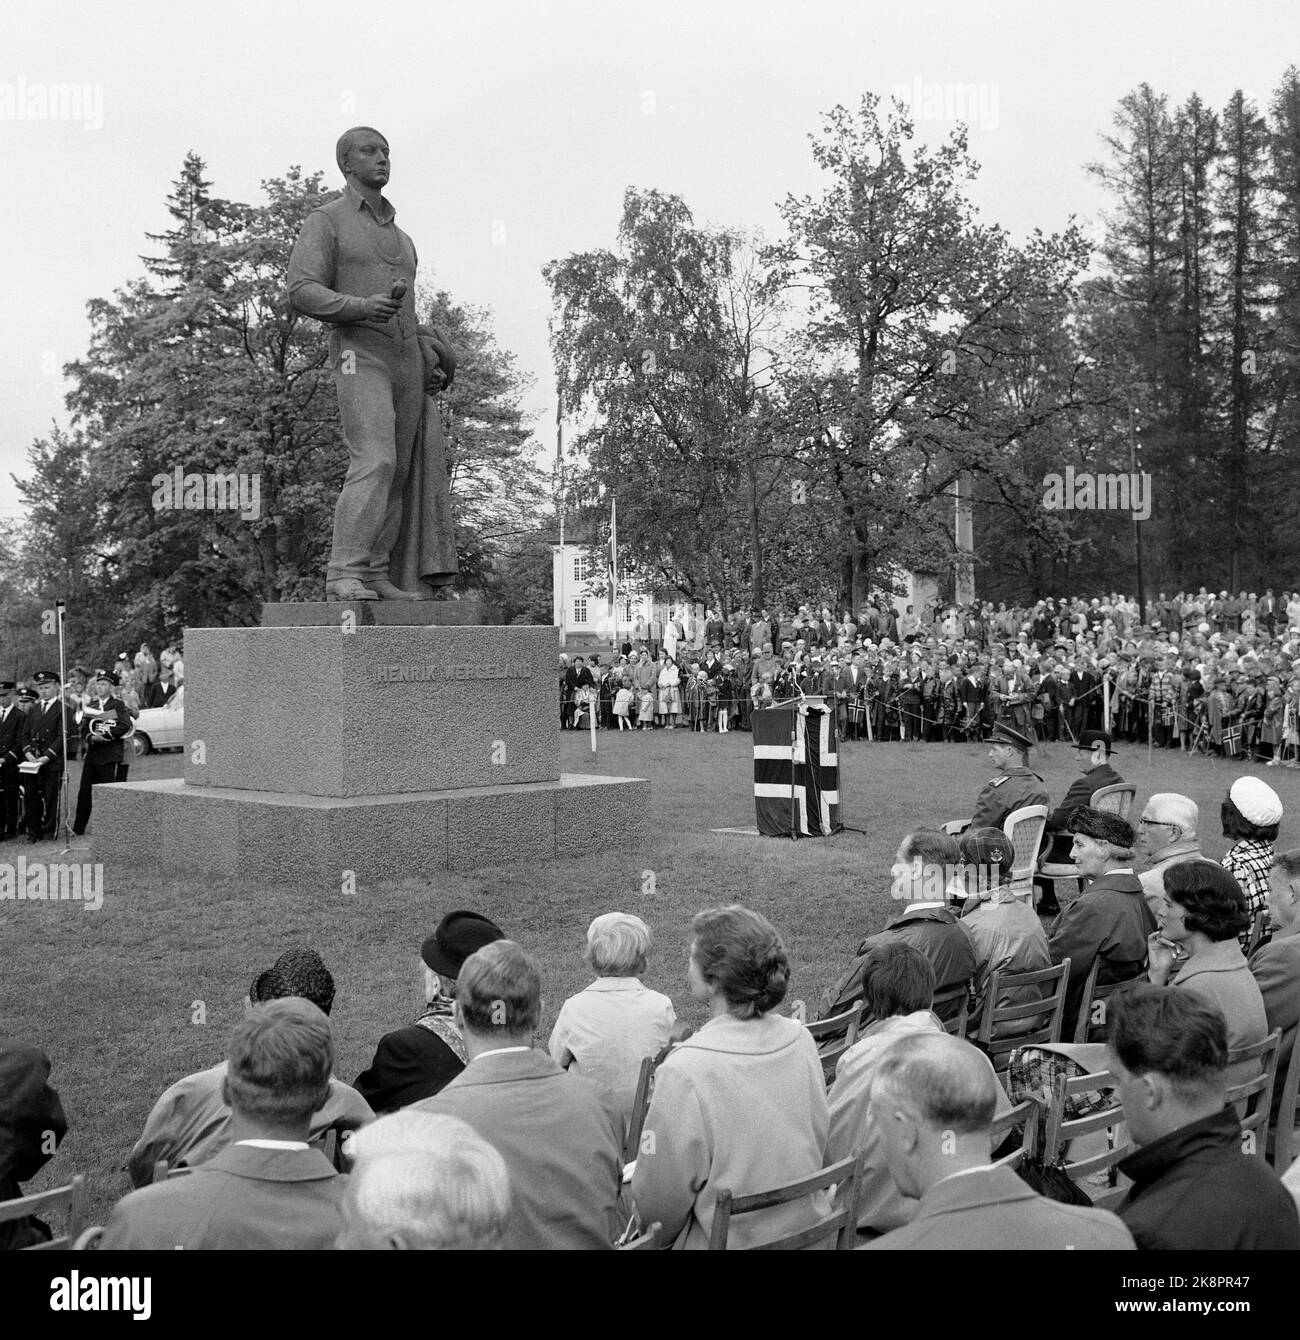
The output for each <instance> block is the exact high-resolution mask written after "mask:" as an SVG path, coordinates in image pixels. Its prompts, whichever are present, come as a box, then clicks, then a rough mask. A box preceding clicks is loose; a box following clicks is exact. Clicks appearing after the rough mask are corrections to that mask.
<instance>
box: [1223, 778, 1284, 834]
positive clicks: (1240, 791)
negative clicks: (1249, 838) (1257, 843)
mask: <svg viewBox="0 0 1300 1340" xmlns="http://www.w3.org/2000/svg"><path fill="white" fill-rule="evenodd" d="M1228 799H1229V800H1231V801H1232V803H1233V804H1234V805H1235V806H1236V807H1237V809H1238V810H1240V811H1241V817H1242V818H1243V819H1245V820H1246V821H1247V822H1249V823H1252V824H1256V825H1257V826H1258V827H1260V828H1267V827H1268V825H1269V824H1276V823H1280V822H1281V820H1282V801H1281V799H1280V798H1279V797H1278V794H1277V792H1276V791H1274V790H1273V788H1272V787H1271V786H1269V784H1268V783H1267V782H1262V781H1260V779H1259V778H1258V777H1238V778H1237V780H1236V781H1235V782H1233V784H1232V786H1231V788H1230V789H1229V791H1228Z"/></svg>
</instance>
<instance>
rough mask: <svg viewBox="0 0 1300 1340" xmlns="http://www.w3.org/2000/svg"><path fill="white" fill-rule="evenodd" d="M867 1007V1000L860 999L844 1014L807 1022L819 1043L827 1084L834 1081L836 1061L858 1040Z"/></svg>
mask: <svg viewBox="0 0 1300 1340" xmlns="http://www.w3.org/2000/svg"><path fill="white" fill-rule="evenodd" d="M866 1008H867V1003H866V1001H864V1000H860V1001H858V1002H857V1003H856V1004H855V1005H850V1006H849V1008H848V1009H847V1010H845V1011H844V1012H843V1013H842V1014H832V1015H831V1017H830V1018H829V1019H818V1020H817V1021H816V1022H814V1023H808V1024H805V1027H806V1028H807V1029H808V1031H809V1032H810V1033H811V1034H812V1036H813V1041H814V1042H815V1043H816V1044H817V1055H818V1056H819V1057H821V1063H822V1074H823V1075H824V1076H825V1077H826V1083H827V1085H830V1084H831V1083H833V1082H834V1079H835V1063H836V1062H837V1061H838V1060H839V1059H840V1057H841V1056H843V1055H844V1053H845V1052H846V1051H848V1049H849V1048H850V1047H851V1046H853V1044H854V1043H855V1042H856V1041H857V1040H858V1030H859V1029H860V1028H861V1027H862V1015H863V1012H864V1011H865V1010H866ZM841 1034H843V1036H842V1037H841V1036H840V1035H841ZM827 1039H830V1040H829V1041H827Z"/></svg>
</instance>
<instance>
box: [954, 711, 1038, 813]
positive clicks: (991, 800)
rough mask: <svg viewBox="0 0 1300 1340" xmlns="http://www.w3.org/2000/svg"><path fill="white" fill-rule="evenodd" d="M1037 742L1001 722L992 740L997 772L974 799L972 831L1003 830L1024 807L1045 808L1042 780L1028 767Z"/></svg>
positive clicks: (994, 730)
mask: <svg viewBox="0 0 1300 1340" xmlns="http://www.w3.org/2000/svg"><path fill="white" fill-rule="evenodd" d="M1033 744H1034V742H1033V741H1032V740H1031V739H1030V738H1029V737H1028V736H1027V735H1022V734H1021V733H1020V732H1019V731H1018V730H1016V729H1015V728H1014V727H1012V726H1008V725H1007V724H1006V722H1004V721H999V722H998V724H997V725H996V726H994V727H993V733H992V734H991V735H990V737H989V758H990V759H992V760H993V766H994V767H995V768H996V769H997V770H998V775H997V776H996V777H990V778H989V780H988V781H987V782H986V783H985V784H984V789H983V790H982V791H981V792H980V793H979V795H978V796H977V797H976V799H975V813H974V815H973V816H972V817H971V827H972V828H1001V827H1002V824H1003V821H1004V820H1005V819H1006V817H1007V815H1008V814H1010V813H1011V812H1012V811H1013V810H1018V809H1021V808H1023V807H1024V806H1025V805H1046V804H1047V803H1048V802H1047V792H1046V791H1045V790H1044V789H1043V779H1042V778H1041V777H1040V776H1039V775H1038V774H1037V773H1036V772H1030V770H1029V768H1028V766H1027V763H1028V759H1029V751H1030V749H1032V748H1033Z"/></svg>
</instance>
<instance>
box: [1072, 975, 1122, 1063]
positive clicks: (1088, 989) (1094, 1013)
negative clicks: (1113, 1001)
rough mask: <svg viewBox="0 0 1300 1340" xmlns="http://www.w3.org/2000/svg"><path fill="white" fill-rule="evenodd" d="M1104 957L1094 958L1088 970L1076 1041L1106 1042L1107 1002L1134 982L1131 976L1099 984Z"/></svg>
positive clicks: (1081, 1001) (1075, 1034)
mask: <svg viewBox="0 0 1300 1340" xmlns="http://www.w3.org/2000/svg"><path fill="white" fill-rule="evenodd" d="M1101 965H1102V959H1101V957H1100V956H1098V957H1097V958H1095V959H1093V961H1092V967H1091V968H1090V969H1089V970H1088V980H1087V981H1086V982H1084V984H1083V995H1082V997H1081V998H1080V1000H1079V1017H1078V1019H1077V1020H1076V1021H1075V1025H1074V1041H1075V1042H1105V1040H1106V1021H1107V1010H1108V1007H1107V1005H1106V1002H1107V1001H1108V1000H1109V999H1110V997H1111V996H1113V995H1114V994H1115V992H1116V991H1122V990H1123V989H1124V988H1125V987H1126V986H1129V985H1131V984H1132V982H1133V979H1132V978H1129V979H1128V980H1127V981H1124V982H1111V983H1110V984H1109V985H1107V986H1098V985H1097V975H1098V973H1100V972H1101Z"/></svg>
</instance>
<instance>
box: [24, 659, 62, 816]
mask: <svg viewBox="0 0 1300 1340" xmlns="http://www.w3.org/2000/svg"><path fill="white" fill-rule="evenodd" d="M32 679H33V681H34V682H35V684H36V691H37V694H38V697H37V701H36V702H35V703H33V704H32V707H31V709H30V711H29V712H28V713H27V716H26V719H25V720H24V721H23V723H22V730H21V732H20V734H19V740H18V743H19V748H20V749H21V750H22V755H23V758H24V759H25V760H26V761H27V762H29V763H35V762H36V761H37V760H38V759H43V760H44V762H43V763H42V764H41V766H40V768H39V769H38V770H37V771H36V772H34V773H25V774H24V775H23V807H24V820H25V827H26V829H27V832H28V835H29V836H30V837H31V839H32V841H33V842H35V841H37V839H39V838H48V837H55V836H57V834H58V830H59V817H58V816H59V784H60V783H61V782H62V780H63V735H64V732H65V731H66V732H67V733H68V736H69V738H71V736H72V733H73V732H74V731H75V730H76V726H75V723H74V721H73V717H72V709H71V708H70V707H67V706H66V705H65V704H63V703H61V702H60V701H59V677H58V675H56V674H55V673H54V671H53V670H38V671H37V672H36V674H34V675H33V676H32Z"/></svg>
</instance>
